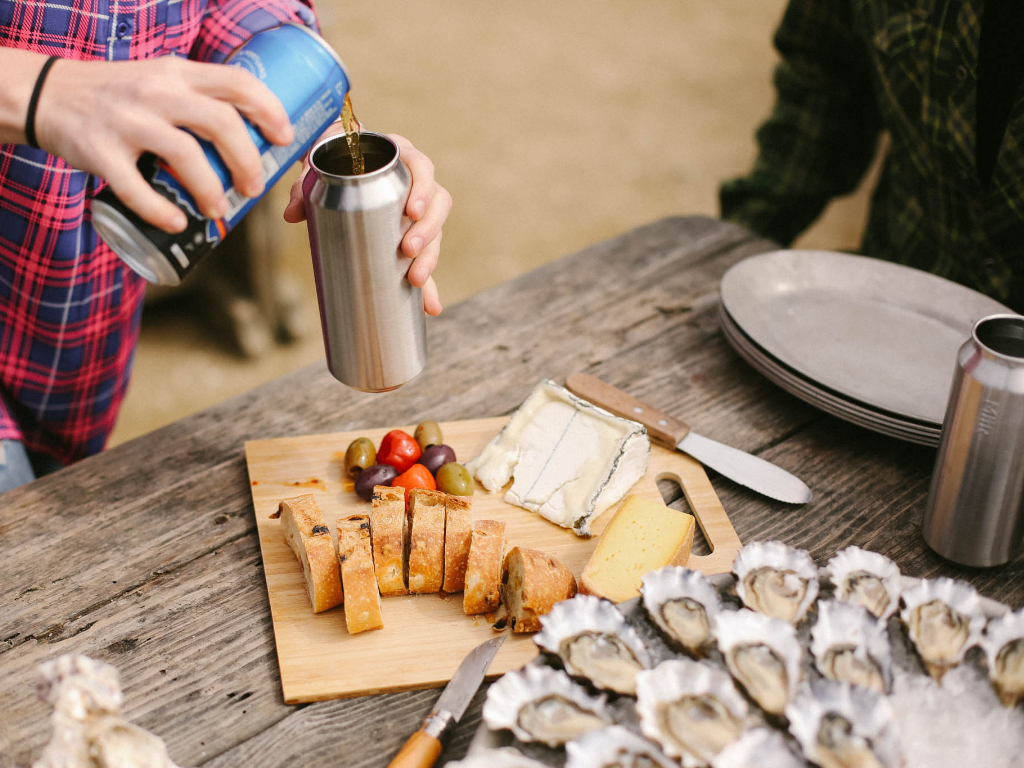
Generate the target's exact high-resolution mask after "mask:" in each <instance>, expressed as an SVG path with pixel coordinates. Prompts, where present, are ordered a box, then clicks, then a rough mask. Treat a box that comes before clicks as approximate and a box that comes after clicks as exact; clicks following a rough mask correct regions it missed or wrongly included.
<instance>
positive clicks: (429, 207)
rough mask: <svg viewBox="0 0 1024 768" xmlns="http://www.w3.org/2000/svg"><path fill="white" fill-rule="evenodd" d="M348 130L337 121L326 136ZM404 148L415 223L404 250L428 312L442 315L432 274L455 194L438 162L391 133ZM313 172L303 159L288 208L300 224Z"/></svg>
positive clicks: (408, 208)
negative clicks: (440, 178) (439, 175)
mask: <svg viewBox="0 0 1024 768" xmlns="http://www.w3.org/2000/svg"><path fill="white" fill-rule="evenodd" d="M339 133H344V129H343V128H342V127H341V124H340V123H334V124H333V125H332V126H331V127H330V128H328V129H327V130H326V131H325V132H324V135H323V137H321V138H324V137H327V136H334V135H336V134H339ZM388 137H389V138H390V139H391V140H392V141H394V142H395V143H396V144H397V145H398V148H399V150H400V157H401V158H402V162H403V163H405V165H406V167H408V169H409V173H410V175H411V176H412V187H411V188H410V190H409V200H408V201H407V202H406V205H405V213H406V215H407V216H408V217H409V218H410V219H412V221H413V224H412V226H411V227H409V230H408V231H407V232H406V233H405V237H403V238H402V253H404V254H405V255H406V256H408V257H409V258H410V259H412V260H413V262H412V265H411V266H410V267H409V272H408V275H407V276H408V278H409V282H410V283H412V284H413V285H415V286H422V287H423V309H424V311H425V312H426V313H427V314H428V315H439V314H441V301H440V300H439V299H438V296H437V285H436V284H435V283H434V278H433V277H431V274H432V273H433V271H434V267H436V266H437V259H438V257H439V256H440V255H441V227H442V225H443V224H444V220H445V219H446V218H448V212H449V211H450V210H451V208H452V196H451V195H450V194H448V190H447V189H445V188H444V187H442V186H441V185H440V184H438V183H437V181H436V180H435V179H434V164H433V163H432V162H431V161H430V158H428V157H427V156H426V155H424V154H423V153H422V152H420V151H419V150H418V149H416V148H415V147H414V146H413V145H412V144H411V143H410V142H409V140H408V139H406V138H404V137H402V136H399V135H397V134H394V133H392V134H388ZM308 171H309V160H308V158H307V159H306V160H303V161H302V173H300V174H299V178H298V179H297V180H296V181H295V183H294V184H292V189H291V197H290V199H289V200H288V205H287V206H286V207H285V209H284V220H285V221H287V222H291V223H292V224H296V223H298V222H300V221H304V220H305V218H306V210H305V208H304V207H303V203H302V180H303V178H305V175H306V173H307V172H308Z"/></svg>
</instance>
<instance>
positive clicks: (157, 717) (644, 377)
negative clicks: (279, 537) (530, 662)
mask: <svg viewBox="0 0 1024 768" xmlns="http://www.w3.org/2000/svg"><path fill="white" fill-rule="evenodd" d="M772 247H773V246H772V244H771V243H769V242H766V241H764V240H759V239H756V238H754V237H753V236H751V235H750V234H749V233H747V232H745V231H743V230H741V229H738V228H736V227H733V226H730V225H727V224H723V223H721V222H718V221H715V220H712V219H707V218H699V217H695V218H674V219H666V220H663V221H659V222H657V223H654V224H651V225H650V226H647V227H642V228H640V229H637V230H634V231H631V232H628V233H626V234H624V235H622V236H621V237H617V238H615V239H613V240H609V241H607V242H603V243H599V244H597V245H594V246H592V247H590V248H587V249H586V250H584V251H582V252H580V253H577V254H575V255H572V256H569V257H567V258H564V259H561V260H560V261H557V262H555V263H552V264H549V265H548V266H546V267H543V268H541V269H538V270H536V271H534V272H531V273H529V274H527V275H523V276H522V277H519V278H517V279H516V280H513V281H511V282H509V283H507V284H505V285H502V286H499V287H497V288H493V289H491V290H489V291H487V292H485V293H482V294H479V295H477V296H475V297H473V298H472V299H469V300H467V301H464V302H462V303H461V304H458V305H457V306H454V307H451V308H449V309H448V310H446V311H445V313H444V314H443V315H442V316H441V317H440V318H438V319H436V320H432V321H431V322H430V323H429V336H430V338H429V345H430V364H429V366H428V369H427V370H426V371H425V372H424V373H423V374H422V375H421V376H420V377H418V378H417V379H416V380H415V381H413V382H412V383H410V384H408V385H406V386H404V387H402V388H401V389H400V390H398V391H396V392H393V393H390V394H387V395H366V394H361V393H358V392H354V391H352V390H349V389H347V388H345V387H344V386H342V385H340V384H338V383H337V382H336V381H335V380H334V379H333V378H331V376H330V374H328V373H327V371H326V368H325V367H324V365H322V364H318V365H313V366H311V367H309V368H306V369H304V370H301V371H298V372H296V373H294V374H291V375H289V376H285V377H283V378H281V379H278V380H277V381H274V382H272V383H270V384H267V385H265V386H262V387H259V388H258V389H255V390H253V391H252V392H250V393H248V394H245V395H242V396H240V397H238V398H235V399H234V400H231V401H229V402H227V403H224V404H223V405H220V406H218V407H216V408H211V409H209V410H207V411H204V412H203V413H200V414H197V415H195V416H192V417H189V418H187V419H183V420H181V421H179V422H177V423H175V424H172V425H170V426H168V427H165V428H164V429H161V430H159V431H157V432H154V433H152V434H150V435H146V436H144V437H142V438H139V439H137V440H135V441H133V442H131V443H128V444H126V445H122V446H119V447H117V448H115V449H112V450H110V451H108V452H106V453H104V454H102V455H100V456H97V457H94V458H92V459H89V460H86V461H83V462H81V463H80V464H77V465H75V466H73V467H71V468H69V469H66V470H64V471H61V472H59V473H57V474H56V475H52V476H49V477H45V478H43V479H41V480H38V481H36V482H34V483H32V484H31V485H29V486H27V487H25V488H22V489H18V490H15V491H13V492H11V493H9V494H7V495H4V496H2V497H0V765H3V766H11V765H28V764H29V763H30V762H31V760H32V758H33V757H34V756H36V755H38V753H39V750H40V749H41V748H42V746H43V744H45V742H46V740H47V738H48V736H49V730H50V725H49V721H48V716H49V711H48V708H47V707H46V706H45V705H43V704H42V703H41V702H39V701H38V700H37V699H36V697H35V683H34V678H35V674H36V668H37V666H38V665H39V663H40V662H43V661H45V660H47V659H50V658H53V657H55V656H57V655H59V654H63V653H70V652H76V653H85V654H88V655H90V656H93V657H95V658H97V659H100V660H103V661H106V662H109V663H111V664H113V665H115V666H116V667H117V668H118V669H119V670H120V672H121V676H122V678H123V681H124V685H125V694H126V699H127V705H126V714H127V716H128V717H129V718H130V719H131V720H132V721H134V722H136V723H138V724H139V725H141V726H143V727H144V728H147V729H149V730H151V731H153V732H154V733H156V734H158V735H160V736H161V737H163V738H164V739H165V740H166V742H167V744H168V747H169V749H170V753H171V756H172V757H173V758H174V760H175V761H176V762H177V763H178V764H180V765H183V766H198V765H202V766H211V767H213V766H241V765H245V766H253V767H255V766H267V767H268V768H279V767H280V766H287V765H298V764H313V763H315V762H316V761H317V760H323V761H324V762H323V764H324V765H345V766H351V767H353V768H355V767H356V766H382V765H386V764H387V762H388V761H389V760H390V758H391V757H392V756H393V755H394V753H395V752H396V751H397V750H398V748H399V746H400V745H401V743H402V742H403V741H404V740H405V738H406V737H407V736H408V735H409V734H410V733H411V732H412V731H413V730H414V729H415V728H416V727H417V726H418V725H419V723H420V722H421V720H422V719H423V717H425V716H426V715H427V714H428V713H429V711H430V708H431V705H432V703H433V701H434V700H435V698H436V696H437V691H419V692H409V693H401V694H393V695H386V696H373V697H364V698H359V699H350V700H343V701H332V702H324V703H319V704H310V705H305V706H287V705H285V704H284V703H282V698H281V687H280V680H279V677H278V672H277V660H276V657H275V651H274V639H273V631H272V627H271V623H270V610H269V606H268V603H267V592H266V585H265V582H264V578H263V574H262V573H261V565H260V555H259V545H258V543H257V540H256V524H255V520H254V519H253V511H252V504H251V502H250V496H249V482H248V478H247V475H246V469H245V462H244V456H243V442H244V441H245V440H246V439H250V438H262V437H275V436H285V435H302V434H312V433H317V432H330V431H343V430H349V429H355V428H358V427H361V426H366V427H376V426H386V425H389V424H405V423H416V422H417V421H419V420H421V419H424V418H434V419H437V420H438V421H442V420H452V419H468V418H477V417H484V416H493V415H499V414H505V413H508V412H510V411H511V410H512V409H513V408H514V407H515V406H516V405H518V404H519V403H520V402H521V401H522V400H523V398H524V397H525V396H526V395H527V394H528V393H529V391H530V390H531V388H532V387H533V385H534V384H535V383H536V382H537V380H538V379H540V378H543V377H550V378H553V379H556V380H560V381H564V380H565V377H566V376H567V375H568V374H570V373H572V372H574V371H587V372H590V373H593V374H595V375H597V376H600V377H602V378H604V379H605V380H607V381H608V382H610V383H612V384H615V385H617V386H620V387H622V388H624V389H627V390H628V391H629V392H631V393H632V394H634V395H636V396H638V397H640V398H642V399H644V400H647V401H649V402H650V403H651V404H653V405H656V406H659V407H660V408H662V409H663V410H666V411H668V412H670V413H673V414H675V415H678V416H681V417H684V418H685V419H686V420H687V421H689V422H690V423H691V424H692V426H693V427H694V429H695V430H697V431H698V432H700V433H701V434H705V435H708V436H711V437H714V438H716V439H718V440H721V441H723V442H726V443H729V444H731V445H735V446H737V447H739V448H743V449H745V450H747V451H751V452H753V453H756V454H758V455H760V456H763V457H765V458H767V459H770V460H771V461H774V462H776V463H778V464H780V465H781V466H783V467H785V468H787V469H789V470H791V471H793V472H795V473H797V474H798V475H800V476H801V477H802V478H803V479H804V480H805V481H806V482H807V483H808V484H809V485H810V486H811V488H812V489H813V490H814V492H815V498H814V501H813V502H811V503H810V504H808V505H806V506H804V507H789V506H786V505H783V504H778V503H774V502H769V501H766V500H765V499H763V498H761V497H759V496H756V495H754V494H753V493H752V492H749V491H747V490H746V489H744V488H743V487H741V486H738V485H736V484H734V483H732V482H730V481H728V480H724V479H722V478H717V477H715V476H713V475H712V480H713V482H714V484H715V487H716V489H717V491H718V494H719V496H720V498H721V500H722V502H723V504H724V506H725V508H726V510H728V512H729V514H730V516H731V518H732V520H733V523H734V525H735V527H736V530H737V532H738V533H739V535H740V537H741V538H742V539H743V540H744V541H752V540H756V539H769V538H778V539H781V540H783V541H785V542H787V543H789V544H791V545H794V546H797V547H803V548H806V549H808V550H810V552H811V553H812V554H813V555H814V557H815V558H816V559H817V561H818V563H819V564H824V562H825V561H826V560H827V559H828V558H829V557H830V556H831V555H832V554H833V553H834V552H835V551H836V550H837V549H840V548H842V547H844V546H846V545H848V544H858V545H860V546H863V547H867V548H870V549H874V550H877V551H880V552H883V553H885V554H886V555H888V556H889V557H891V558H893V559H894V560H895V561H896V562H897V563H899V565H900V566H901V568H902V570H903V572H904V573H906V574H909V575H912V576H933V575H939V574H945V575H950V576H956V577H959V578H963V579H967V580H968V581H970V582H971V583H973V584H974V585H975V586H976V587H977V588H978V589H979V590H980V591H981V592H982V593H983V594H984V595H986V596H988V597H992V598H995V599H997V600H1002V601H1004V602H1008V603H1010V604H1011V605H1012V606H1014V607H1019V606H1021V605H1024V558H1018V559H1017V560H1016V561H1015V562H1014V563H1012V564H1010V565H1008V566H1006V567H1003V568H996V569H991V570H968V569H963V568H958V567H954V566H952V565H950V564H948V563H946V562H944V561H942V560H941V559H940V558H938V557H937V556H936V555H934V554H932V553H931V551H930V550H929V549H928V548H927V547H926V546H925V544H924V542H923V540H922V539H921V536H920V533H919V526H920V517H921V513H922V510H923V508H924V501H925V497H926V494H927V491H928V479H929V476H930V474H931V471H932V464H933V461H934V457H935V454H934V450H932V449H927V448H922V447H919V446H915V445H910V444H907V443H902V442H898V441H896V440H893V439H889V438H886V437H882V436H879V435H876V434H874V433H872V432H868V431H865V430H863V429H860V428H858V427H855V426H852V425H849V424H846V423H844V422H842V421H839V420H837V419H835V418H832V417H830V416H827V415H825V414H823V413H821V412H819V411H817V410H815V409H814V408H812V407H810V406H808V405H806V404H804V403H803V402H801V401H799V400H797V399H795V398H793V397H791V396H790V395H788V394H786V393H785V392H783V391H782V390H780V389H778V388H777V387H775V386H774V385H772V384H770V383H769V382H768V381H766V380H765V379H763V378H762V377H760V376H759V375H758V374H756V373H755V372H754V371H753V370H752V369H751V368H750V367H748V366H747V365H746V364H745V363H744V362H743V361H742V360H741V359H740V358H739V357H738V356H737V355H736V354H735V353H734V352H733V351H732V349H731V348H730V347H729V346H728V345H727V343H726V341H725V339H724V338H723V337H722V334H721V332H720V330H719V327H718V321H717V319H716V305H717V301H718V293H717V290H718V282H719V279H720V277H721V275H722V274H723V272H724V271H725V270H726V269H727V268H728V267H729V266H731V265H732V264H734V263H736V262H737V261H738V260H740V259H742V258H744V257H745V256H748V255H751V254H754V253H759V252H762V251H765V250H770V249H771V248H772ZM410 642H415V639H410ZM380 663H381V664H387V659H384V658H382V659H381V660H380ZM482 699H483V692H481V693H480V694H478V695H477V697H476V699H475V700H474V703H473V706H472V707H471V708H470V710H469V712H468V713H467V715H466V717H465V718H464V720H463V722H462V723H461V724H460V725H459V727H458V730H457V732H456V734H455V737H454V739H453V740H452V741H451V742H450V744H449V746H448V748H447V750H446V753H445V755H444V757H443V759H442V760H444V759H448V758H452V757H457V756H460V755H461V754H463V753H464V751H465V750H466V747H467V745H468V743H469V740H470V739H471V738H472V735H473V732H474V730H475V729H476V727H477V725H478V724H479V721H480V706H481V703H482Z"/></svg>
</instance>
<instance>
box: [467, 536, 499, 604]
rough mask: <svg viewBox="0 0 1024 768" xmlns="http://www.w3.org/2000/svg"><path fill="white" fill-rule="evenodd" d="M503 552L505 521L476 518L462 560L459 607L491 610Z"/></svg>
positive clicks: (494, 601)
mask: <svg viewBox="0 0 1024 768" xmlns="http://www.w3.org/2000/svg"><path fill="white" fill-rule="evenodd" d="M504 554H505V524H504V523H502V522H499V521H497V520H478V521H477V522H476V524H475V525H474V526H473V537H472V540H471V542H470V545H469V559H468V561H467V562H466V588H465V592H464V593H463V595H462V610H463V611H465V612H466V613H467V614H469V615H471V616H472V615H473V614H477V613H487V611H493V610H495V609H496V608H497V607H498V605H499V603H500V600H501V565H502V558H503V556H504Z"/></svg>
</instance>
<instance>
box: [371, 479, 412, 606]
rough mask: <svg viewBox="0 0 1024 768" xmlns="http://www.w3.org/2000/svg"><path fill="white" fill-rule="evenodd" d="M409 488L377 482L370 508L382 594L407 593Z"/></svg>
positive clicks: (378, 584) (375, 558)
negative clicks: (378, 483)
mask: <svg viewBox="0 0 1024 768" xmlns="http://www.w3.org/2000/svg"><path fill="white" fill-rule="evenodd" d="M405 527H406V523H405V489H404V488H391V487H389V486H387V485H377V486H374V488H373V506H372V508H371V509H370V536H371V539H372V542H373V567H374V570H375V572H376V574H377V586H378V587H380V593H381V594H382V595H385V596H388V595H404V594H405V593H406V592H408V590H407V589H406V588H405V565H404V558H405V536H406V530H405Z"/></svg>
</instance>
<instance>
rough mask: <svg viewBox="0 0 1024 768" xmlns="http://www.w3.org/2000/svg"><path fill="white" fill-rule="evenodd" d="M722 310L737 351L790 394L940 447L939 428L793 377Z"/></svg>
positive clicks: (875, 427) (726, 332)
mask: <svg viewBox="0 0 1024 768" xmlns="http://www.w3.org/2000/svg"><path fill="white" fill-rule="evenodd" d="M718 309H719V320H720V322H721V326H722V333H723V335H724V336H725V338H726V340H727V341H728V342H729V343H730V344H731V345H732V347H733V349H735V350H736V352H737V353H738V354H739V355H740V357H742V358H743V359H744V360H746V361H747V363H749V364H750V365H751V366H752V367H753V368H754V369H755V370H756V371H757V372H758V373H760V374H761V375H762V376H764V377H765V378H767V379H768V380H769V381H771V382H772V383H774V384H777V385H778V386H780V387H782V388H783V389H785V390H786V391H787V392H789V393H790V394H793V395H796V396H797V397H799V398H800V399H802V400H804V401H806V402H808V403H810V404H811V405H813V406H816V407H818V408H821V409H822V410H823V411H826V412H828V413H831V414H832V415H833V416H838V417H839V418H841V419H844V420H846V421H849V422H852V423H854V424H857V425H858V426H861V427H866V428H867V429H871V430H874V431H875V432H880V433H882V434H883V435H888V436H890V437H895V438H897V439H899V440H909V441H910V442H912V443H919V444H921V445H928V446H933V447H934V446H937V445H938V444H939V438H940V436H941V429H940V427H939V426H938V425H930V424H929V423H926V422H918V421H911V420H909V419H906V418H903V417H899V416H893V415H891V414H888V413H886V412H884V411H880V410H878V409H875V408H870V407H868V406H864V405H860V404H858V403H856V402H854V401H853V400H850V399H848V398H844V397H840V396H838V395H835V394H833V393H831V392H828V391H827V390H825V389H823V388H822V387H820V386H818V385H817V384H815V383H814V382H811V381H808V380H806V379H804V378H802V377H800V376H798V375H797V374H794V373H792V371H790V370H789V369H787V368H785V367H784V366H782V365H781V364H780V363H777V362H776V361H775V360H774V359H773V358H772V357H771V356H770V355H766V354H765V352H764V351H763V350H762V349H761V348H760V347H758V346H757V345H755V344H754V343H753V342H751V341H750V340H749V339H748V338H747V337H746V336H745V335H744V333H743V331H741V330H740V329H739V328H738V327H737V326H736V324H735V323H734V322H733V321H732V319H731V318H730V317H729V313H728V312H726V311H725V308H724V307H723V306H722V305H719V307H718Z"/></svg>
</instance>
